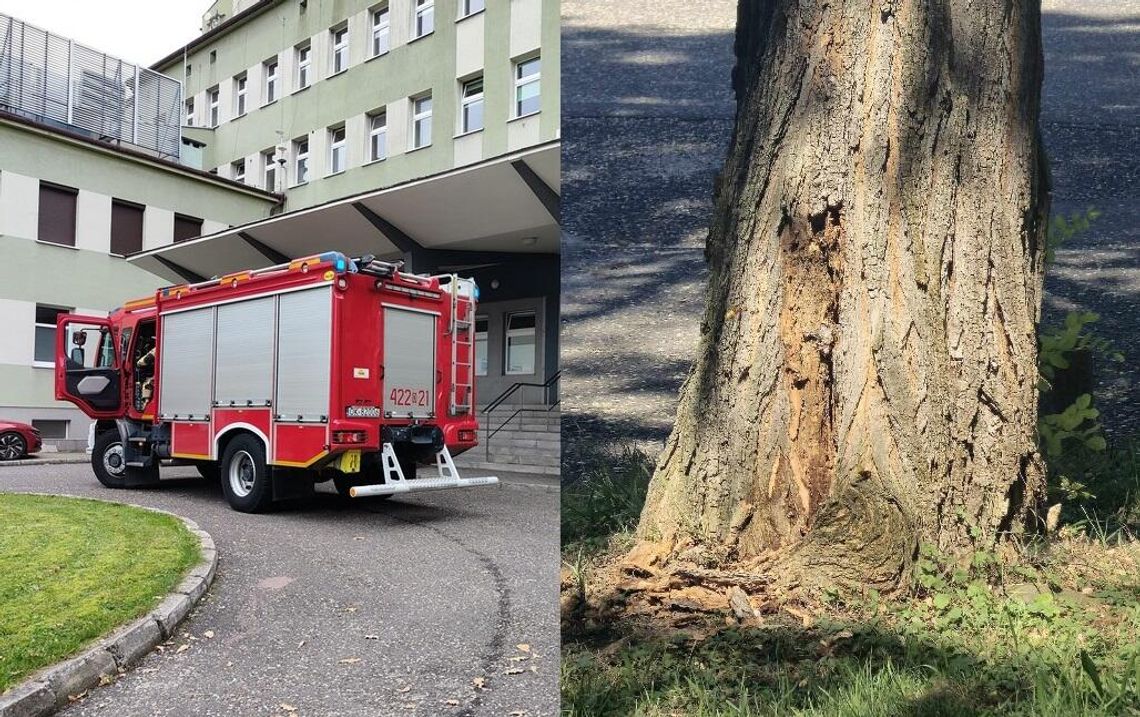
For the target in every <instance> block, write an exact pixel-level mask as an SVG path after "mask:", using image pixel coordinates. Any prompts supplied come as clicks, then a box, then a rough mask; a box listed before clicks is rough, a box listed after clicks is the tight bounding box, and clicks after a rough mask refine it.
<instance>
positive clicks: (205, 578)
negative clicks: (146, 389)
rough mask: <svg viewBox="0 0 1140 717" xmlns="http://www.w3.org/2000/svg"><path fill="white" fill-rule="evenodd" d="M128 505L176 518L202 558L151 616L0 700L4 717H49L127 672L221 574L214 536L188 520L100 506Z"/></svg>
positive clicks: (39, 674) (48, 669)
mask: <svg viewBox="0 0 1140 717" xmlns="http://www.w3.org/2000/svg"><path fill="white" fill-rule="evenodd" d="M24 495H51V496H53V497H62V498H81V499H82V500H97V499H95V498H87V497H84V496H68V495H63V496H61V495H59V494H47V493H26V494H24ZM102 502H104V503H117V504H118V505H129V506H131V507H132V508H141V509H143V510H149V511H151V512H152V513H163V514H165V515H170V516H173V517H175V518H178V519H179V520H181V521H182V523H183V524H184V525H185V526H186V527H187V529H189V531H190V532H191V533H193V534H194V535H195V536H197V537H198V541H199V543H200V544H201V547H202V559H201V561H199V562H198V564H197V565H195V566H194V567H193V568H191V569H190V572H189V573H187V575H186V577H185V578H183V579H182V582H180V583H179V584H178V586H177V587H175V588H174V592H172V593H170V594H168V595H167V596H166V598H165V599H164V600H163V601H162V602H161V603H159V604H158V607H156V608H155V609H154V610H152V611H151V612H150V613H149V614H148V615H146V616H144V617H141V618H139V619H137V620H135V621H134V622H131V623H128V624H126V625H123V626H121V627H119V628H117V629H115V630H114V631H113V632H111V633H110V634H109V635H105V636H104V637H103V638H102V639H100V640H99V641H98V642H97V643H95V644H94V645H93V646H91V647H89V648H87V649H86V650H85V651H83V652H81V653H80V654H78V655H76V656H75V657H71V658H69V659H67V660H64V661H63V662H60V663H58V664H56V665H52V666H51V667H45V668H44V669H42V670H40V671H39V672H37V673H35V674H34V675H32V676H31V677H29V678H28V679H26V680H24V681H23V682H21V683H20V684H18V685H16V686H15V687H13V688H11V689H10V690H9V691H8V692H6V693H4V694H3V695H0V717H42V716H43V715H50V714H53V713H55V711H56V710H58V709H61V708H62V707H64V706H66V705H67V704H69V703H70V702H71V699H70V698H71V697H72V696H73V695H78V694H81V693H83V692H86V691H87V690H89V689H91V688H92V687H96V686H98V685H99V684H101V683H102V682H103V681H104V680H105V679H110V678H111V677H113V676H114V675H116V674H119V673H121V672H124V671H126V669H127V668H129V667H131V666H132V665H134V664H136V663H137V662H138V661H139V660H141V659H142V658H143V657H145V656H146V655H147V654H148V653H150V652H151V650H153V649H154V648H155V647H156V646H157V645H159V644H161V643H162V642H163V641H164V640H167V639H169V638H170V637H172V636H173V635H174V631H175V629H176V628H177V626H178V624H179V623H180V622H182V621H183V620H184V619H186V616H187V615H189V614H190V610H191V609H193V607H194V605H195V604H197V602H198V601H199V600H201V599H202V596H203V595H205V594H206V589H207V588H209V586H210V584H211V583H213V581H214V576H215V575H216V574H217V571H218V549H217V547H216V546H215V545H214V539H213V538H212V537H210V534H209V533H207V532H206V531H204V530H202V529H201V528H199V527H198V524H197V523H195V522H194V521H192V520H190V519H189V518H183V517H182V516H180V515H175V514H174V513H170V512H168V511H165V510H157V509H155V508H148V507H147V506H143V505H134V504H132V503H120V502H119V501H102Z"/></svg>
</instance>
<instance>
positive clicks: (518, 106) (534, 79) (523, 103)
mask: <svg viewBox="0 0 1140 717" xmlns="http://www.w3.org/2000/svg"><path fill="white" fill-rule="evenodd" d="M540 62H541V60H540V59H539V58H537V57H535V58H533V59H530V60H523V61H522V62H518V63H516V64H515V117H523V116H524V115H529V114H534V113H535V112H538V110H539V84H540V83H539V78H540V73H539V70H540V69H541V66H540Z"/></svg>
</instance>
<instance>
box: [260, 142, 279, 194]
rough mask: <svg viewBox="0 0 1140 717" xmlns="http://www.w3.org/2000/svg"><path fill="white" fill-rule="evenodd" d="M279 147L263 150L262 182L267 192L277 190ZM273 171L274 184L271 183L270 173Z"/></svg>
mask: <svg viewBox="0 0 1140 717" xmlns="http://www.w3.org/2000/svg"><path fill="white" fill-rule="evenodd" d="M277 169H278V165H277V149H276V148H274V149H267V150H264V151H262V152H261V183H262V185H263V187H262V188H263V189H265V191H267V192H276V191H277ZM270 172H273V186H270V185H269V173H270Z"/></svg>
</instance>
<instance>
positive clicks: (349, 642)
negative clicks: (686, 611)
mask: <svg viewBox="0 0 1140 717" xmlns="http://www.w3.org/2000/svg"><path fill="white" fill-rule="evenodd" d="M196 475H197V474H196V473H194V472H193V470H192V469H184V468H183V469H168V470H167V471H165V472H164V476H170V477H169V478H164V480H163V481H162V483H161V484H160V485H159V486H158V487H157V488H154V489H144V490H129V491H111V490H107V489H105V488H103V487H102V486H100V485H99V484H98V483H97V482H96V481H95V478H94V477H93V476H92V475H91V472H90V469H89V467H87V466H85V465H47V466H7V467H4V468H0V491H42V492H55V493H67V494H72V495H81V496H91V497H96V498H104V499H107V498H111V499H116V500H122V501H125V502H131V503H137V504H140V505H146V506H153V507H156V508H161V509H163V510H169V511H172V512H175V513H177V514H179V515H183V516H185V517H187V518H191V519H193V520H195V521H197V522H198V523H199V524H200V525H201V526H202V528H203V529H204V530H206V531H208V532H209V533H210V534H211V535H212V536H213V537H214V540H215V541H216V542H217V545H218V552H219V555H220V564H219V570H218V577H217V580H216V581H215V582H214V585H213V587H212V588H211V589H210V592H209V593H208V594H207V596H206V598H205V599H204V601H203V602H202V603H201V604H200V605H199V607H198V608H197V610H196V611H195V613H193V615H192V616H191V618H190V619H189V621H188V622H186V623H184V624H183V628H182V629H183V630H185V631H186V632H187V633H188V635H192V636H194V637H197V638H199V639H197V640H190V639H189V638H188V637H184V638H182V639H179V640H178V641H177V642H176V643H175V645H176V646H177V645H181V644H184V643H185V644H189V645H190V647H189V649H187V650H185V651H183V652H181V653H178V652H177V651H176V650H177V647H176V646H175V647H173V648H170V649H168V650H167V651H166V652H165V653H162V654H159V653H152V654H151V655H150V656H148V657H147V658H146V659H144V660H143V661H142V662H141V663H140V665H139V666H138V667H137V668H136V669H135V670H134V671H132V672H129V673H128V674H127V675H126V676H124V677H123V678H121V679H120V680H119V681H118V682H116V683H115V684H113V685H110V686H107V687H103V688H100V689H97V690H95V691H94V692H92V693H91V694H90V695H89V696H88V697H86V698H85V699H84V700H82V701H80V702H78V703H76V704H75V705H73V706H72V707H70V708H68V709H67V710H65V711H64V712H63V713H62V714H64V715H67V716H68V717H80V716H87V715H107V716H110V715H113V716H115V717H128V716H134V715H139V716H142V715H147V716H148V717H149V716H151V715H171V716H174V715H177V716H179V717H182V716H184V715H195V716H198V717H210V716H214V715H216V716H218V717H222V716H225V717H229V716H231V715H232V716H237V717H244V716H246V715H250V716H269V715H282V716H283V717H303V716H305V715H319V716H322V717H324V716H330V717H331V716H334V715H445V716H446V715H462V716H464V717H467V716H471V717H474V716H476V715H496V716H500V715H509V714H512V713H513V712H516V711H517V712H518V713H519V714H522V715H526V717H534V716H536V715H555V714H557V711H558V686H557V677H558V649H559V635H558V629H559V626H558V614H557V610H558V608H557V605H558V600H557V597H558V596H557V590H558V587H557V586H558V528H557V526H558V496H557V495H556V494H554V493H552V492H550V491H546V490H539V489H533V488H529V487H520V486H514V485H512V486H505V487H502V488H498V489H496V488H486V489H472V490H470V491H456V492H447V491H441V492H438V493H427V494H421V495H420V496H408V497H400V498H394V499H392V500H390V501H387V502H375V501H364V502H354V503H346V502H343V501H341V500H340V499H339V498H337V497H336V496H335V495H331V494H324V493H322V494H318V495H317V496H316V499H315V500H313V501H312V502H311V503H309V504H307V505H305V506H303V507H299V508H294V509H288V510H283V511H281V512H277V513H271V514H267V515H244V514H240V513H235V512H233V511H231V510H230V509H229V507H228V506H227V505H226V503H225V501H224V499H223V498H222V496H221V492H220V489H219V488H216V487H213V486H210V485H209V484H207V483H206V482H205V481H202V480H201V479H198V478H197V477H196ZM538 482H542V481H538ZM207 630H212V631H213V634H214V637H213V639H207V638H205V637H204V633H205V632H206V631H207ZM518 644H525V645H529V646H530V648H531V651H530V653H526V652H522V651H520V650H519V649H518V648H517V647H516V645H518ZM515 657H520V658H521V657H527V658H528V659H525V660H515V659H512V658H515ZM531 668H534V669H533V670H531ZM519 669H521V670H522V671H521V672H518V673H517V674H505V673H506V672H507V671H514V670H519ZM478 678H482V680H483V681H484V686H485V687H486V689H485V690H478V689H476V687H475V681H476V680H477V679H478ZM451 701H454V704H452V702H451ZM282 704H285V705H289V706H291V707H294V708H295V709H296V711H295V712H289V711H287V710H286V709H285V708H283V707H282V706H281V705H282Z"/></svg>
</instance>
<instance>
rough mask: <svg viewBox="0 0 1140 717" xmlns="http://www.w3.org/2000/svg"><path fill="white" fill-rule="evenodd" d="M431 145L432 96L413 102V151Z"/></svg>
mask: <svg viewBox="0 0 1140 717" xmlns="http://www.w3.org/2000/svg"><path fill="white" fill-rule="evenodd" d="M429 144H431V95H426V96H424V97H419V98H416V99H414V100H412V149H419V148H420V147H426V146H428V145H429Z"/></svg>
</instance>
